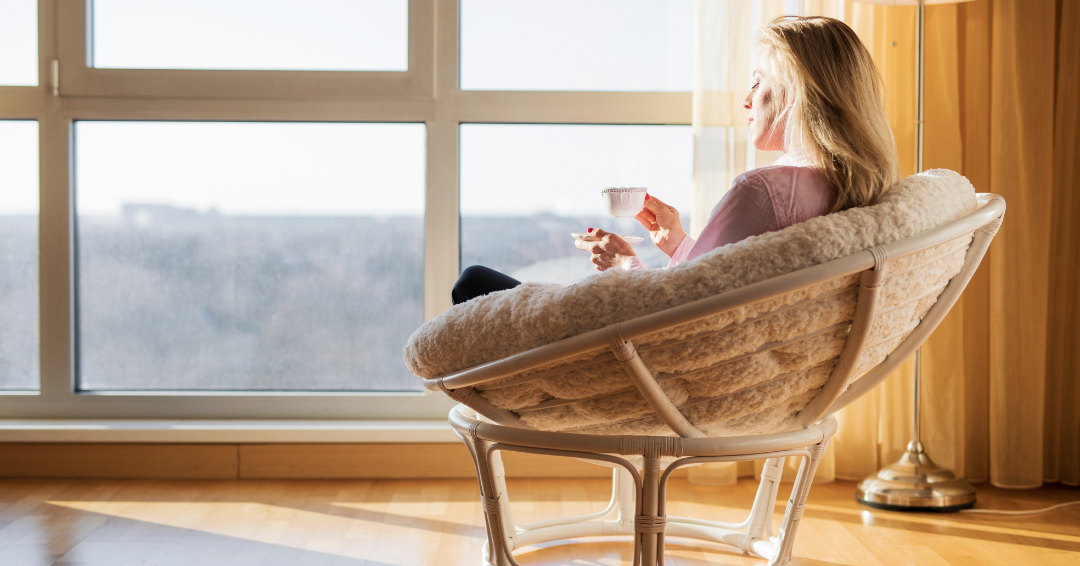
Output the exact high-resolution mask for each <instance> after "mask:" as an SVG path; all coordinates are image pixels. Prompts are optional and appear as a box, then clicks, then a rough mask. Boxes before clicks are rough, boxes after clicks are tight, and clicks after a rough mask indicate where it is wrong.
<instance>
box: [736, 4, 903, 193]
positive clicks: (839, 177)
mask: <svg viewBox="0 0 1080 566" xmlns="http://www.w3.org/2000/svg"><path fill="white" fill-rule="evenodd" d="M758 44H759V46H761V47H762V48H764V49H767V50H768V52H769V57H768V59H769V60H770V62H771V65H772V72H773V75H774V76H775V77H776V79H777V83H779V85H780V87H781V89H782V90H783V91H784V92H782V94H783V97H782V100H783V101H784V102H782V103H781V104H783V105H784V109H783V110H781V112H780V115H779V116H777V120H783V121H784V122H783V123H784V124H785V130H784V149H785V150H788V151H790V150H792V149H795V148H799V149H802V150H803V151H805V152H806V153H807V156H808V158H809V160H810V162H811V166H812V167H813V168H814V169H816V170H818V171H820V172H821V173H823V174H824V175H825V178H826V179H828V181H829V184H830V185H831V186H832V188H833V190H834V197H835V198H834V202H833V205H832V212H836V211H839V210H845V209H848V208H852V207H856V206H867V205H869V204H873V203H874V201H876V200H877V198H878V197H879V196H881V194H882V193H884V192H885V191H886V190H888V188H889V187H891V186H892V185H893V183H895V182H896V181H897V179H899V178H900V165H899V162H898V160H897V157H896V145H895V143H894V142H893V136H892V130H891V129H890V127H889V119H888V116H887V115H886V113H885V104H884V84H883V81H882V79H881V75H880V74H879V73H878V70H877V67H875V66H874V61H873V59H872V58H871V57H870V53H869V52H868V51H867V50H866V48H865V47H864V46H863V44H862V42H861V41H859V37H858V36H857V35H855V32H854V31H852V29H851V28H850V27H848V26H847V24H845V23H844V22H841V21H840V20H836V19H833V18H825V17H809V18H793V17H780V18H776V19H775V20H773V21H772V22H771V23H770V24H769V25H768V26H766V27H765V28H763V29H762V30H761V35H760V37H759V38H758Z"/></svg>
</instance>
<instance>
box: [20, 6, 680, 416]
mask: <svg viewBox="0 0 1080 566" xmlns="http://www.w3.org/2000/svg"><path fill="white" fill-rule="evenodd" d="M16 1H18V0H16ZM511 4H514V6H509V5H508V4H507V3H503V2H486V1H476V0H459V1H455V0H449V1H448V2H443V1H442V0H440V2H439V4H438V10H436V5H435V2H434V0H407V1H406V0H386V1H383V0H357V1H355V2H332V1H330V0H316V1H314V2H302V1H300V0H278V1H275V2H255V1H253V0H226V1H213V2H211V1H210V0H196V1H193V2H185V3H183V5H184V9H183V10H182V11H176V8H175V6H173V3H169V2H152V3H147V2H136V1H134V0H93V2H91V1H90V0H70V1H67V0H65V1H64V2H58V3H56V4H55V10H54V9H52V8H50V9H47V10H42V14H46V15H47V16H45V17H46V18H47V20H46V19H43V21H41V22H40V23H38V22H37V21H36V19H34V20H33V21H31V20H25V19H24V21H26V22H29V23H26V24H20V25H22V26H23V27H24V28H25V27H29V28H31V29H30V31H31V32H33V28H34V26H35V25H40V28H41V29H44V30H52V29H55V30H56V42H43V43H42V47H41V50H40V52H35V54H34V55H33V58H34V65H33V68H34V69H35V70H36V69H41V68H45V69H49V68H50V67H52V62H53V61H54V60H55V61H57V62H58V64H57V67H58V74H59V81H58V84H57V83H55V82H54V81H51V80H46V79H50V77H44V78H43V79H42V81H41V82H42V83H44V85H43V86H38V87H34V88H27V87H25V86H9V85H6V84H5V83H4V81H2V80H0V124H3V125H5V126H6V125H8V124H12V125H14V126H15V127H22V128H32V129H33V131H32V132H31V133H32V135H33V136H34V139H33V140H30V141H25V142H24V141H11V140H12V139H14V138H11V137H10V136H9V134H7V133H6V132H7V130H0V144H16V145H17V146H18V147H19V148H22V149H23V150H24V152H23V154H19V153H17V152H14V153H13V152H11V151H10V150H9V149H8V145H4V146H3V147H2V148H0V150H3V153H0V155H4V156H5V158H6V157H8V156H9V155H11V156H13V157H17V159H4V160H0V184H2V186H3V189H2V190H3V192H4V197H5V199H4V203H3V204H0V207H6V208H0V230H11V229H13V228H11V227H12V226H15V225H16V224H13V221H15V220H18V222H21V224H19V225H20V226H22V228H20V230H22V232H21V234H23V235H21V236H19V238H22V240H23V241H25V242H27V243H26V244H18V245H16V244H14V242H16V241H17V240H16V238H15V237H10V238H5V239H4V240H3V241H0V246H8V247H2V248H0V249H2V250H3V251H4V253H8V250H9V249H14V250H16V252H15V253H14V255H11V254H9V255H5V256H2V257H0V262H4V261H17V262H21V264H20V265H23V266H27V265H31V267H32V269H31V270H30V271H27V270H25V269H24V270H23V271H18V270H17V269H16V270H13V271H11V270H9V269H8V268H7V267H5V268H4V269H5V271H4V272H5V273H8V272H11V273H21V274H24V275H26V277H24V278H23V279H22V280H20V281H22V282H20V283H18V284H17V287H18V288H19V289H21V290H18V291H17V292H18V293H21V294H19V295H17V296H15V295H11V293H12V292H13V291H9V289H14V288H15V286H12V284H10V281H9V280H8V279H4V280H0V315H2V316H3V318H2V319H0V372H8V373H5V374H2V375H0V389H3V390H6V391H7V394H0V412H2V413H3V414H4V415H7V416H8V417H9V418H71V419H84V418H102V419H111V418H132V419H399V420H400V419H405V420H411V419H432V420H442V419H444V418H445V416H446V412H447V410H448V409H449V408H450V406H452V402H451V401H450V400H448V399H446V398H445V397H444V396H442V395H429V394H425V393H423V392H422V391H421V385H422V383H421V382H420V380H419V379H417V378H416V377H414V376H412V375H411V374H409V373H408V371H407V369H406V368H405V366H404V363H403V362H402V348H403V347H404V345H405V343H406V342H407V339H408V337H409V335H410V333H411V332H412V331H414V330H415V329H416V328H417V327H418V326H419V325H420V324H422V323H423V321H424V320H427V319H430V318H433V317H435V316H438V315H439V314H440V313H442V312H443V311H445V310H446V309H448V308H449V307H450V290H451V288H452V286H453V283H454V281H455V280H456V278H457V276H458V274H459V270H460V267H461V263H462V262H471V263H485V264H488V265H491V266H492V267H495V268H497V269H504V270H506V271H509V272H511V273H514V274H517V275H520V276H521V277H522V278H525V279H543V278H544V277H548V275H550V273H547V271H548V270H546V268H545V267H544V266H550V265H554V264H556V263H557V264H559V265H565V266H570V263H571V261H572V263H573V264H574V268H573V269H577V270H581V271H577V272H576V274H575V273H571V272H570V271H572V270H568V272H567V274H564V275H565V277H564V276H562V275H560V277H559V278H558V280H560V281H569V280H572V279H574V278H577V277H580V276H582V275H583V274H585V273H592V271H590V267H589V265H588V262H587V259H586V258H585V257H584V256H583V254H581V252H579V251H578V250H576V249H573V248H572V247H570V246H572V243H573V240H572V238H571V237H570V234H569V233H570V232H573V231H576V230H577V229H580V228H581V227H587V226H589V225H596V226H599V227H608V228H611V229H613V230H616V231H619V232H630V233H638V234H640V233H641V228H640V227H638V226H637V224H636V222H634V221H633V220H627V221H617V220H615V219H613V218H610V217H608V216H607V215H606V214H605V213H604V211H603V208H602V206H601V201H600V199H599V196H598V195H597V191H598V190H599V189H600V188H601V187H603V186H610V185H645V186H648V187H649V188H650V190H651V191H652V192H653V194H655V195H657V196H659V197H660V198H664V199H665V200H668V201H670V202H671V203H672V204H674V205H676V206H679V207H680V208H685V209H686V211H689V207H688V206H687V205H686V204H685V203H686V202H687V201H688V200H689V192H690V186H689V185H690V171H691V167H690V160H691V159H692V157H691V156H692V152H691V151H690V147H691V143H692V142H691V132H690V128H689V126H688V124H689V123H690V119H691V93H690V92H689V90H690V79H689V77H690V71H689V69H690V68H691V64H692V58H693V54H692V53H691V51H690V42H691V38H690V36H691V35H692V31H691V28H690V27H688V26H690V22H691V21H692V15H693V4H692V3H691V2H690V1H689V0H670V1H669V0H640V1H636V0H635V1H632V2H615V1H613V0H582V1H580V2H574V3H572V4H571V3H568V2H557V3H556V4H550V5H548V4H544V3H533V2H514V3H511ZM11 5H13V4H12V2H8V3H6V4H4V7H3V8H0V12H2V11H3V10H8V9H9V6H11ZM50 6H52V5H50ZM515 10H518V11H515ZM520 10H525V12H521V11H520ZM530 10H532V12H529V11H530ZM566 10H572V11H573V13H574V14H577V17H576V18H565V17H561V16H560V17H551V14H553V13H560V11H562V12H561V13H565V11H566ZM30 12H31V13H33V14H36V12H37V9H36V4H34V8H33V9H31V10H30ZM523 13H525V14H526V15H528V14H529V13H532V15H533V19H534V20H535V21H537V22H546V23H544V25H545V26H547V27H546V28H545V29H546V30H547V32H549V33H558V34H562V35H563V36H564V39H563V41H562V43H559V45H565V46H569V47H567V48H566V49H563V50H562V51H560V50H551V49H548V50H546V51H544V50H540V51H538V52H532V53H530V52H529V49H527V47H528V45H527V44H528V43H529V42H530V41H532V40H533V38H534V37H533V36H530V35H528V34H529V33H532V32H530V31H529V30H528V29H520V26H517V27H516V28H515V27H514V26H515V25H517V24H516V23H515V21H514V20H515V19H516V18H519V16H521V14H523ZM515 14H516V15H515ZM605 18H612V19H609V20H608V23H609V24H612V25H605V24H604V23H603V22H604V20H605ZM13 21H14V20H11V19H8V18H7V13H6V12H4V13H3V14H2V15H0V42H3V41H7V40H9V39H10V37H11V36H10V35H9V34H8V33H7V32H6V31H5V30H7V29H10V28H9V27H7V26H13V25H14V24H12V22H13ZM549 24H550V25H549ZM614 24H618V25H614ZM560 26H561V27H560ZM515 29H516V31H515ZM589 30H594V31H595V30H599V31H597V33H595V34H590V33H588V32H589ZM624 32H627V33H624ZM23 33H24V35H25V32H23ZM50 33H51V32H50ZM34 37H35V38H36V37H37V34H36V33H35V34H34ZM34 42H36V39H35V40H34ZM4 45H6V44H4ZM135 46H138V47H135ZM4 49H5V50H6V49H7V48H6V47H4ZM20 49H21V48H20ZM5 50H0V61H4V60H3V59H2V58H3V57H4V54H6V53H7V51H5ZM500 50H501V51H505V52H506V53H507V54H511V55H513V56H512V57H510V58H508V59H507V58H503V59H498V58H497V56H500V57H501V55H500V54H499V53H493V52H491V51H500ZM568 50H569V51H568ZM485 52H486V53H485ZM545 53H547V55H546V56H545V55H544V54H545ZM568 53H570V54H571V55H573V57H570V58H568V57H567V54H568ZM208 54H212V55H213V56H209V55H208ZM508 62H509V63H508ZM578 62H583V64H584V67H583V66H582V65H576V64H577V63H578ZM508 64H510V66H507V65H508ZM575 65H576V66H575ZM596 65H602V66H603V68H604V69H603V72H595V67H596ZM590 66H592V68H593V71H588V69H589V68H590ZM582 68H585V69H586V72H583V71H582ZM560 69H561V70H560ZM556 71H558V72H556ZM563 71H565V73H563ZM560 73H563V74H560ZM36 77H37V74H36V72H35V74H34V78H35V82H36ZM46 86H47V87H49V88H45V87H46ZM54 86H56V87H57V90H56V92H55V94H54V89H53V88H52V87H54ZM462 86H464V87H465V88H462ZM39 124H40V133H38V129H37V128H38V125H39ZM20 131H22V132H23V134H20V135H24V136H25V135H29V134H26V132H25V130H20ZM11 135H14V134H11ZM37 136H40V142H38V141H37ZM26 139H29V138H26ZM39 147H40V151H41V155H40V166H39V165H38V164H37V163H38V156H37V155H36V154H34V155H30V154H26V153H25V150H28V149H29V148H33V149H34V150H35V151H36V150H37V148H39ZM14 163H17V165H12V164H14ZM24 166H25V167H29V168H30V169H29V170H30V171H31V173H28V174H20V175H21V176H22V177H25V178H32V184H28V183H29V182H23V183H22V184H18V185H17V184H12V183H9V181H8V179H9V178H11V177H10V175H12V173H11V171H14V169H13V167H14V168H19V167H24ZM39 169H40V171H41V174H40V191H39V189H38V185H37V183H38V180H37V179H38V176H37V171H38V170H39ZM28 175H30V176H28ZM9 186H12V187H15V186H18V187H20V188H18V189H17V191H18V194H19V195H20V196H18V197H17V198H9V197H8V187H9ZM538 187H539V188H543V189H544V191H545V192H544V194H539V191H538V190H537V188H538ZM39 195H40V197H39ZM665 197H666V198H665ZM38 200H40V210H39V209H38V205H37V202H38ZM23 201H26V202H30V203H32V204H33V207H32V208H31V207H29V206H23V205H18V206H16V205H15V204H12V203H18V202H23ZM16 209H17V210H16ZM20 219H21V220H20ZM592 223H595V224H592ZM507 224H512V227H507V226H506V225H507ZM39 227H40V228H39ZM28 230H38V232H33V233H31V232H28ZM499 230H502V231H503V232H504V233H503V234H501V235H500V234H493V232H496V231H499ZM5 234H6V232H5ZM525 239H528V240H531V244H532V245H522V240H525ZM638 249H639V250H641V255H642V256H644V257H645V259H646V262H647V263H649V264H650V265H653V266H660V265H662V264H663V258H660V257H650V256H649V254H650V253H652V254H653V255H654V256H655V255H656V252H655V251H650V250H652V246H651V244H648V243H643V244H641V245H640V246H639V248H638ZM571 256H572V257H571ZM12 258H14V259H12ZM34 260H38V261H40V263H41V268H40V270H39V269H38V268H37V264H36V263H33V261H34ZM28 262H30V263H28ZM530 270H531V271H530ZM39 271H40V274H39ZM541 272H543V273H541ZM530 273H531V274H530ZM20 277H22V275H20ZM29 277H33V279H28V278H29ZM548 280H555V278H551V277H548ZM5 286H7V287H5ZM39 296H40V301H39V300H38V297H39ZM30 301H37V302H30ZM16 310H18V311H19V312H22V313H26V314H23V315H18V316H22V317H23V318H21V319H18V317H17V316H15V315H9V314H8V313H11V312H14V311H16ZM39 312H40V316H37V314H38V313H39ZM16 319H18V321H17V322H10V321H14V320H16ZM5 325H6V326H5ZM37 325H39V326H37ZM11 332H14V333H16V334H17V336H18V339H20V340H23V341H24V342H25V345H24V344H23V343H22V342H20V343H18V344H19V345H18V346H16V347H14V349H17V350H18V351H19V353H20V355H21V356H23V358H24V359H23V358H20V359H23V361H21V362H19V363H20V364H22V365H21V366H20V367H22V368H24V370H18V371H14V370H9V369H7V367H6V366H3V364H4V363H7V362H8V361H9V360H14V358H9V357H7V353H8V352H9V351H10V350H8V348H9V346H8V345H9V344H16V342H11V341H10V340H11V338H9V334H10V333H11ZM39 335H40V340H38V339H37V337H38V336H39ZM31 348H37V349H35V350H31ZM38 365H40V370H39V369H38ZM39 374H40V375H39ZM13 376H14V377H13ZM14 389H19V390H21V392H23V393H25V392H27V391H28V390H29V391H30V392H32V393H33V394H32V395H18V396H17V395H14V394H12V390H14Z"/></svg>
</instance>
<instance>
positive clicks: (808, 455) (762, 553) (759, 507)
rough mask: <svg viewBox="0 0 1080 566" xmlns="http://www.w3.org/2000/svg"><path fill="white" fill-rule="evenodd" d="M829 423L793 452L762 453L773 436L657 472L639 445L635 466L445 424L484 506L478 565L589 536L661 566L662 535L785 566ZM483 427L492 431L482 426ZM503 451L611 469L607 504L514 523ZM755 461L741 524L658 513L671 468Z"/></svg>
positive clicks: (509, 562)
mask: <svg viewBox="0 0 1080 566" xmlns="http://www.w3.org/2000/svg"><path fill="white" fill-rule="evenodd" d="M462 409H464V407H462ZM455 411H458V409H455ZM829 420H830V421H831V422H829V423H828V426H826V427H823V430H825V429H827V432H826V433H825V434H824V437H823V438H822V439H821V440H820V441H819V442H818V443H817V444H812V445H810V446H805V447H801V448H799V447H785V448H787V449H782V450H776V449H773V450H769V449H768V448H769V447H776V446H777V445H776V443H775V438H776V436H778V435H773V441H774V442H772V443H771V444H770V446H769V447H764V446H763V448H765V449H763V450H761V451H753V450H747V451H746V453H740V454H732V453H730V451H728V452H726V453H724V454H723V455H716V456H707V455H706V456H694V457H687V458H679V459H676V460H675V461H674V462H671V463H670V464H669V465H667V466H666V467H665V468H664V469H663V471H662V472H661V470H660V463H661V455H660V454H659V452H657V451H655V450H650V449H649V448H647V447H646V448H643V450H642V451H643V452H644V453H643V454H642V455H643V456H644V458H643V460H642V462H641V464H640V468H639V467H637V466H635V465H633V464H631V463H630V462H629V461H627V460H626V459H623V458H621V457H619V456H615V455H613V454H609V453H588V452H581V451H574V450H560V449H557V448H549V447H544V448H541V447H538V446H530V445H528V444H526V443H525V442H522V443H521V444H517V443H515V442H512V441H510V440H509V439H508V438H507V437H506V435H504V437H503V438H502V439H501V440H499V441H493V440H491V439H486V438H482V437H481V435H480V434H478V432H477V431H478V428H480V427H479V426H478V425H479V424H481V423H480V421H477V420H474V419H471V418H469V417H465V416H463V415H462V413H461V412H459V413H458V414H457V415H455V414H454V413H451V422H452V424H454V425H455V426H454V429H455V431H456V432H457V434H458V437H459V438H461V440H462V441H463V442H464V443H465V445H466V447H468V449H469V452H470V453H471V454H472V456H473V460H474V462H475V464H476V470H477V476H478V479H479V482H480V493H481V503H482V505H483V506H484V517H485V521H486V523H487V533H488V538H487V540H486V541H485V544H484V553H483V558H482V562H481V564H482V565H483V566H519V564H518V562H517V560H516V559H515V558H514V555H513V552H514V551H515V550H519V549H521V548H524V547H526V546H530V545H535V544H540V543H544V542H551V541H556V540H565V539H570V538H576V537H597V536H632V537H633V538H634V558H633V562H632V564H634V566H657V565H659V566H663V564H664V537H665V536H677V537H685V538H690V539H696V540H701V541H708V542H716V543H722V544H726V545H729V546H732V547H734V548H735V549H737V550H739V551H741V552H742V553H745V554H750V555H752V556H755V557H759V558H764V559H767V560H768V561H769V562H768V564H769V566H774V565H785V564H790V562H791V550H792V547H793V545H794V540H795V532H796V530H797V529H798V526H799V522H800V521H801V520H802V515H803V511H804V509H805V507H806V497H807V495H808V494H809V492H810V485H811V483H812V482H813V477H814V473H815V472H816V471H817V466H818V463H819V462H820V460H821V455H822V453H823V452H824V451H825V448H826V447H827V446H828V444H829V441H830V440H831V437H832V433H833V432H835V430H836V427H835V422H834V421H832V417H829ZM485 426H493V425H487V424H485ZM500 428H501V427H500ZM792 434H797V433H792ZM537 435H542V436H547V435H550V439H551V440H552V441H551V442H546V443H545V444H547V445H549V446H551V445H557V444H559V440H560V439H561V437H572V436H576V435H566V434H565V433H540V432H538V431H529V437H530V438H535V437H536V436H537ZM642 438H644V439H651V438H655V439H656V442H657V443H661V442H664V441H671V440H677V439H672V438H667V437H638V439H642ZM567 443H570V441H568V442H567ZM641 444H642V446H647V445H648V444H649V443H648V442H647V441H646V442H642V443H641ZM507 450H509V451H515V452H526V453H531V454H546V455H552V456H563V457H569V458H578V459H584V460H592V461H598V462H604V463H606V464H615V465H616V466H615V470H614V471H613V473H612V494H611V501H610V502H609V503H608V505H607V507H606V508H605V509H604V510H602V511H600V512H598V513H593V514H590V515H582V516H577V517H566V518H561V519H553V520H550V521H541V522H537V523H530V524H519V523H517V522H515V521H514V518H513V514H512V512H511V509H510V504H509V503H510V502H509V494H508V493H507V490H506V477H505V472H504V469H503V464H502V458H501V452H503V451H507ZM789 456H800V457H802V462H801V464H800V466H799V473H798V476H797V477H796V480H795V484H794V486H793V488H792V492H791V497H790V498H789V499H788V504H787V509H786V511H785V513H784V518H783V520H782V522H781V524H780V529H779V531H778V532H777V533H776V535H775V536H773V509H774V507H775V504H776V494H777V491H778V490H779V486H780V478H781V475H782V471H783V467H784V460H785V459H786V458H787V457H789ZM758 459H765V460H766V463H765V467H764V469H763V470H762V473H761V483H760V484H759V485H758V490H757V494H756V495H755V497H754V504H753V506H752V508H751V510H750V514H749V516H748V517H747V518H746V519H745V520H744V521H742V522H740V523H721V522H716V521H707V520H703V519H695V518H687V517H668V516H667V515H666V513H665V507H666V492H667V483H668V480H669V479H670V477H671V474H672V473H673V472H674V471H675V470H677V469H679V468H682V467H685V466H691V465H695V464H702V463H706V462H736V461H742V460H758Z"/></svg>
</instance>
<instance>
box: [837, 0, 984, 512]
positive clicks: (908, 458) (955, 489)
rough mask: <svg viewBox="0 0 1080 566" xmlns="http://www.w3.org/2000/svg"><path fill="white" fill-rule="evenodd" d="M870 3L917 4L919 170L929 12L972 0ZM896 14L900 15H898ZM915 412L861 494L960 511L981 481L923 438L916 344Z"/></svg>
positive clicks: (883, 502) (887, 505) (895, 506)
mask: <svg viewBox="0 0 1080 566" xmlns="http://www.w3.org/2000/svg"><path fill="white" fill-rule="evenodd" d="M857 1H859V2H862V3H865V4H878V5H885V6H917V7H918V11H919V13H918V21H917V23H916V31H915V35H916V36H917V38H918V39H917V41H918V48H917V55H916V57H917V63H916V79H915V84H916V89H917V92H916V99H917V104H918V107H917V111H916V112H917V118H916V120H917V121H916V122H915V171H916V172H921V171H922V170H923V86H924V83H923V67H924V65H923V59H924V54H925V52H926V46H925V37H924V35H925V31H926V26H925V16H926V5H927V4H954V3H958V2H967V1H969V0H857ZM894 17H895V16H894ZM914 381H915V418H914V421H913V422H914V430H913V431H912V433H913V436H914V439H913V440H912V441H911V442H909V443H908V445H907V451H906V452H904V455H903V457H901V458H900V460H899V461H898V462H896V463H894V464H890V465H888V466H885V467H884V468H882V469H881V470H878V472H877V473H876V474H873V475H871V476H870V477H868V478H866V479H864V480H863V481H862V482H860V483H859V486H858V488H857V489H856V494H855V497H856V498H857V499H858V500H859V501H861V502H862V503H863V504H865V505H868V506H870V507H875V508H878V509H889V510H893V511H940V512H949V511H959V510H960V509H966V508H968V507H971V506H972V505H974V504H975V487H974V486H972V485H971V484H970V483H969V482H968V481H967V480H965V479H963V478H958V477H956V476H955V475H954V474H953V473H952V472H951V471H949V470H947V469H945V468H942V467H940V466H938V465H936V464H934V462H933V461H932V460H931V459H930V456H928V455H927V454H926V451H925V449H924V448H923V444H922V442H921V441H920V440H919V438H920V430H919V428H920V423H919V405H920V402H919V393H920V391H919V389H920V382H921V381H922V349H921V348H920V349H918V350H915V380H914Z"/></svg>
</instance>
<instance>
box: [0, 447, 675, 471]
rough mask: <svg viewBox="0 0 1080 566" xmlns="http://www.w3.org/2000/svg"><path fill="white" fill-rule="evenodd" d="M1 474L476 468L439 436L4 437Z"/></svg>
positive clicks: (545, 467) (520, 464)
mask: <svg viewBox="0 0 1080 566" xmlns="http://www.w3.org/2000/svg"><path fill="white" fill-rule="evenodd" d="M503 461H504V463H505V465H506V471H507V475H509V476H511V477H518V478H606V477H610V475H611V470H610V469H609V468H605V467H602V466H597V465H594V464H589V463H586V462H582V461H580V460H577V459H574V458H563V457H556V456H538V455H534V454H523V453H519V452H506V453H504V455H503ZM685 473H686V472H685V470H680V471H679V472H677V476H682V475H685ZM0 478H72V479H75V478H81V479H433V478H460V479H473V480H474V479H475V478H476V472H475V468H474V466H473V462H472V458H471V457H470V456H469V452H468V450H466V449H465V447H464V446H463V445H461V444H446V443H432V444H414V443H409V444H128V443H125V444H106V443H3V444H0Z"/></svg>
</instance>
